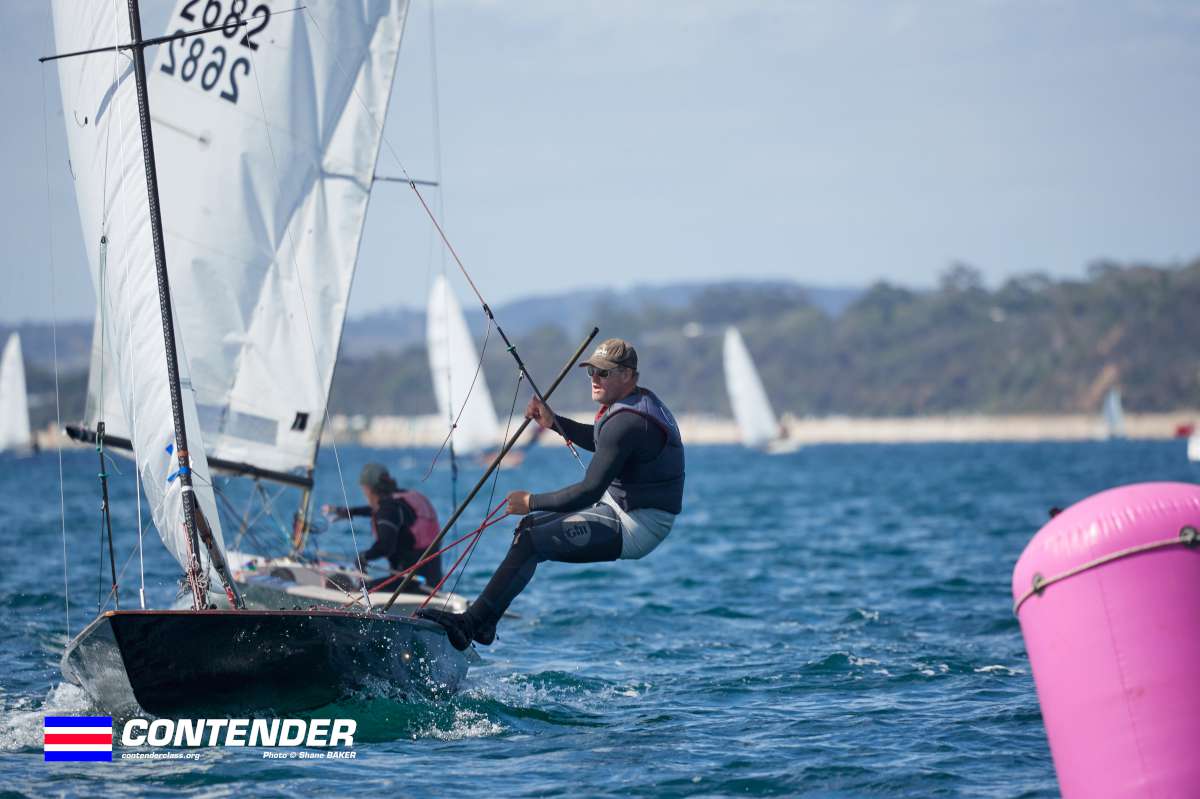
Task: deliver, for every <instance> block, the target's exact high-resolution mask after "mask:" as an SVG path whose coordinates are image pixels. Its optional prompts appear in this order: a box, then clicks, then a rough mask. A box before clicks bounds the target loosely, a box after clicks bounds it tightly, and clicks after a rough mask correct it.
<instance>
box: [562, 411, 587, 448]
mask: <svg viewBox="0 0 1200 799" xmlns="http://www.w3.org/2000/svg"><path fill="white" fill-rule="evenodd" d="M554 420H555V421H556V422H558V424H559V426H560V427H562V431H563V432H564V433H566V434H567V438H568V439H570V440H571V443H572V444H574V445H575V446H577V447H579V448H580V449H586V450H587V451H588V452H595V451H596V438H595V431H596V428H595V426H594V425H590V424H584V423H583V422H577V421H575V420H574V419H568V418H567V417H565V416H559V415H558V414H557V413H556V414H554Z"/></svg>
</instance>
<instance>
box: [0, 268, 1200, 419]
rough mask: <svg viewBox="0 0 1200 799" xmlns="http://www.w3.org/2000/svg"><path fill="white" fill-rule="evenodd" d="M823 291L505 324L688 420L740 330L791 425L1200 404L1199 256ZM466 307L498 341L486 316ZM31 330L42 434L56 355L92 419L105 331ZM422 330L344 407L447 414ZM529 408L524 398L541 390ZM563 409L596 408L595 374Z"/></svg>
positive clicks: (502, 389) (504, 380) (383, 336)
mask: <svg viewBox="0 0 1200 799" xmlns="http://www.w3.org/2000/svg"><path fill="white" fill-rule="evenodd" d="M823 291H824V293H822V290H813V289H809V288H805V287H803V286H800V285H798V284H794V283H788V282H779V281H777V282H771V283H764V282H747V281H737V282H729V283H720V284H708V285H701V284H690V285H687V286H675V287H658V288H656V289H653V290H644V291H639V292H633V293H629V292H626V293H614V292H595V291H592V292H580V293H575V294H569V295H562V296H558V297H548V298H530V299H525V300H520V301H517V302H515V303H510V304H509V305H507V306H501V307H500V308H498V309H497V311H496V314H497V316H498V318H499V319H500V322H501V324H503V325H504V327H505V331H506V332H507V333H508V334H509V336H510V337H511V338H512V339H513V341H514V343H515V344H516V345H517V347H518V349H519V350H520V352H521V355H522V357H523V358H524V359H525V361H526V363H527V364H528V365H529V367H530V369H531V370H532V372H533V374H534V377H535V378H536V379H537V380H538V382H539V384H541V385H542V386H543V387H544V386H545V385H548V384H549V383H550V381H551V380H552V379H553V377H554V375H555V374H556V373H557V372H558V369H559V368H560V367H561V366H562V365H563V362H564V361H565V359H566V358H567V356H568V355H569V354H570V353H571V352H572V351H573V350H574V348H575V347H576V346H577V345H578V343H579V341H581V340H582V337H583V336H584V335H585V332H586V331H587V330H588V329H589V328H590V327H591V325H593V324H595V325H597V326H599V328H600V338H606V337H609V336H620V337H623V338H627V339H630V340H631V341H633V342H634V344H636V345H637V347H638V351H639V353H640V355H641V359H642V365H641V371H642V382H643V383H644V384H645V385H647V386H650V387H652V388H654V389H655V390H656V391H658V392H659V393H660V394H662V396H663V397H664V398H665V399H666V400H667V401H668V402H669V403H670V404H671V406H672V407H673V408H674V409H675V410H676V411H677V412H679V413H688V412H703V413H716V414H728V413H729V400H728V397H727V396H726V393H725V384H724V375H723V373H722V366H721V342H722V337H723V334H724V329H725V327H726V326H727V325H737V326H738V327H739V328H740V329H741V331H742V334H743V336H744V337H745V339H746V343H747V346H748V347H749V349H750V352H751V353H752V355H753V356H754V359H755V361H756V362H757V364H758V368H759V371H760V373H761V375H762V379H763V382H764V384H765V385H766V387H767V391H768V393H769V394H770V396H771V400H772V403H773V404H774V405H775V409H776V411H777V412H779V413H783V412H791V413H794V414H797V415H818V416H820V415H829V414H845V415H855V416H883V415H888V416H890V415H898V416H906V415H919V414H932V413H997V414H999V413H1025V412H1029V413H1060V412H1061V413H1067V412H1085V413H1087V412H1093V411H1096V410H1098V408H1099V405H1100V401H1101V398H1102V397H1103V395H1104V392H1105V391H1106V390H1107V389H1108V388H1109V387H1110V386H1114V385H1115V386H1118V387H1119V388H1120V389H1121V392H1122V396H1123V399H1124V403H1125V407H1126V409H1128V410H1131V411H1134V412H1137V411H1143V412H1156V411H1169V410H1174V409H1182V408H1194V407H1196V406H1197V405H1200V313H1198V311H1200V259H1197V260H1195V261H1192V262H1190V263H1187V264H1181V265H1171V266H1154V265H1144V264H1117V263H1111V262H1104V263H1098V264H1095V265H1093V266H1092V267H1091V268H1090V269H1089V270H1088V272H1087V275H1086V277H1085V278H1084V279H1080V280H1051V279H1049V278H1047V277H1045V276H1042V275H1036V274H1033V275H1024V276H1020V277H1015V278H1012V279H1010V280H1008V281H1007V282H1005V283H1004V284H1003V285H1001V286H999V287H996V288H994V289H989V288H988V287H986V286H985V285H984V284H983V281H982V280H981V279H980V276H979V274H978V273H977V272H976V271H975V270H973V269H971V268H970V267H968V266H965V265H956V266H954V267H952V268H951V269H949V270H948V271H947V272H946V273H945V274H944V275H943V278H942V280H941V283H940V285H939V286H938V287H937V288H936V289H934V290H927V291H917V290H913V289H910V288H905V287H903V286H898V285H894V284H891V283H877V284H876V285H874V286H871V287H870V288H868V289H867V290H865V291H862V290H851V289H840V290H823ZM467 311H468V315H469V317H468V318H469V320H470V322H471V324H472V326H473V327H478V329H479V335H480V338H481V339H482V338H483V335H484V325H483V320H482V314H479V313H475V311H474V309H473V307H471V306H469V305H468V306H467ZM11 329H12V328H8V329H3V328H0V335H3V336H6V335H7V332H8V330H11ZM20 330H21V333H22V338H23V340H24V342H25V352H26V369H27V373H28V382H29V391H30V394H31V411H32V414H33V416H34V423H35V424H36V425H39V426H40V425H44V424H46V423H47V422H49V421H51V420H53V419H54V416H55V401H54V400H55V398H54V372H53V368H52V360H51V357H50V353H51V352H52V351H53V349H54V348H55V347H57V351H58V355H59V375H58V381H59V388H60V400H61V405H62V415H63V418H64V420H72V419H78V418H79V416H80V414H81V413H82V410H83V394H84V390H85V387H86V371H85V370H86V353H87V352H88V349H89V347H90V332H91V325H90V323H67V324H61V325H59V328H58V330H57V333H56V337H54V338H52V336H51V331H50V329H49V326H48V325H22V326H21V327H20ZM423 330H424V320H423V318H422V316H421V314H420V313H419V312H414V311H403V312H395V313H391V314H376V315H373V316H370V317H364V318H361V319H357V320H350V321H349V322H347V325H346V335H345V340H344V343H343V348H342V358H341V359H340V361H339V363H338V367H337V371H336V373H335V376H334V387H333V392H332V396H331V410H332V412H334V413H347V414H367V415H374V414H415V413H432V412H433V411H434V400H433V389H432V385H431V383H430V375H429V366H428V358H427V356H426V354H425V349H424V345H423V343H422V340H421V337H422V335H423ZM483 368H484V373H485V374H486V376H487V380H488V384H489V386H490V387H491V390H492V396H493V399H494V401H495V403H496V405H497V410H498V411H499V412H500V413H501V414H503V415H506V414H507V413H508V410H509V408H510V407H511V404H512V402H513V397H514V393H515V390H516V385H515V380H516V367H515V365H514V363H513V361H512V359H511V357H510V356H509V355H508V354H507V353H506V352H505V351H504V348H503V346H502V344H501V342H500V340H499V337H498V336H497V335H496V334H495V332H494V331H493V332H492V333H491V335H490V337H489V339H488V345H487V351H486V353H485V355H484V362H483ZM520 396H521V398H520V400H518V403H521V402H523V401H524V398H525V397H526V396H528V390H527V388H522V389H521V392H520ZM555 404H556V405H557V406H558V407H560V408H571V409H581V408H586V407H588V406H589V404H590V400H589V395H588V390H587V380H586V378H584V376H583V375H582V370H580V372H579V373H578V374H575V375H572V376H571V378H570V379H569V380H567V381H566V382H565V383H564V384H563V387H562V388H560V389H559V394H558V399H557V400H556V401H555ZM518 410H519V408H518Z"/></svg>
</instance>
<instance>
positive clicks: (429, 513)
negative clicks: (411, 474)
mask: <svg viewBox="0 0 1200 799" xmlns="http://www.w3.org/2000/svg"><path fill="white" fill-rule="evenodd" d="M392 498H393V499H395V500H398V501H401V502H403V503H404V504H406V505H408V507H410V508H412V510H413V514H414V515H415V516H416V517H417V518H416V521H414V522H413V523H412V525H411V526H409V528H408V529H409V531H410V532H411V533H412V536H413V541H414V542H415V544H416V546H415V548H416V549H425V547H427V546H429V545H430V544H432V543H433V539H435V538H437V534H438V533H440V532H441V530H442V528H441V525H440V524H438V515H437V511H436V510H434V507H433V503H432V502H430V501H429V499H428V498H427V497H426V496H425V495H424V494H422V493H421V492H420V491H408V490H404V491H397V492H395V493H394V494H392Z"/></svg>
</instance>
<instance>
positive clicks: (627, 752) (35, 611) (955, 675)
mask: <svg viewBox="0 0 1200 799" xmlns="http://www.w3.org/2000/svg"><path fill="white" fill-rule="evenodd" d="M432 456H433V453H432V452H431V451H428V450H420V451H399V450H384V451H379V450H374V451H372V450H365V449H354V448H346V447H343V448H340V449H338V450H337V451H336V452H335V451H334V449H333V448H331V447H326V448H325V449H324V450H323V452H322V455H321V461H320V466H319V470H318V481H317V482H318V485H317V489H316V504H318V505H319V504H320V503H322V502H331V503H334V504H344V502H345V500H344V498H343V497H344V495H343V485H344V486H345V492H346V494H345V496H346V497H348V498H349V499H350V501H351V502H352V503H358V502H360V501H361V495H359V494H358V489H357V487H356V485H355V477H356V476H357V473H358V469H359V468H360V467H361V465H362V464H363V463H365V462H366V461H368V460H379V461H381V462H383V463H385V464H386V465H387V466H388V467H389V468H390V469H391V470H392V472H393V473H394V474H395V475H396V476H397V477H398V478H399V479H400V482H401V483H402V484H404V485H408V486H410V487H415V488H419V489H420V490H422V491H425V492H426V493H428V494H429V495H430V496H431V497H432V498H433V499H434V500H435V502H436V504H437V505H438V507H439V510H440V511H441V512H442V513H443V514H446V513H447V511H448V509H449V507H450V502H451V483H450V477H449V470H448V469H447V468H446V467H447V464H446V462H445V455H443V456H442V459H441V460H440V461H439V463H438V466H437V468H435V469H434V470H433V472H432V474H431V476H430V477H429V478H428V480H426V481H425V482H422V481H421V480H422V477H423V476H424V475H425V473H426V471H427V470H428V467H429V464H430V460H431V458H432ZM687 459H688V460H687V491H686V498H685V501H684V513H683V514H682V515H681V516H680V517H679V519H678V521H677V523H676V525H675V528H674V530H673V531H672V532H671V534H670V536H669V537H668V539H667V540H666V543H665V544H663V545H662V546H661V547H660V548H659V549H658V550H657V551H655V552H654V553H653V554H652V555H650V556H649V557H647V558H645V559H644V560H641V561H632V562H631V561H621V562H616V563H602V564H594V565H567V564H557V563H548V564H543V565H542V566H540V567H539V568H538V571H537V574H536V576H535V577H534V579H533V582H532V583H531V585H530V586H529V588H528V589H527V590H526V591H525V593H524V594H522V595H521V596H520V597H519V598H518V600H517V601H516V603H515V604H514V606H513V608H512V610H513V611H514V613H516V614H518V617H517V618H511V619H506V620H505V621H504V622H503V623H502V624H501V626H500V639H499V641H498V642H497V643H496V644H495V645H493V646H491V647H487V648H483V647H481V648H480V654H481V656H482V661H481V662H480V663H477V664H476V665H475V666H474V667H473V668H472V669H471V672H470V674H469V676H468V679H467V682H466V685H465V688H464V689H463V691H462V692H461V693H460V694H459V695H458V696H456V697H454V698H452V699H449V700H445V701H432V700H420V701H405V700H403V699H402V698H398V697H396V696H394V695H392V694H390V693H389V692H388V691H387V688H386V686H380V691H379V692H378V693H371V692H368V693H366V694H364V695H362V696H357V697H352V698H350V699H347V700H346V701H345V702H343V703H341V704H339V705H337V706H333V707H329V708H323V709H321V710H320V711H316V712H314V713H313V714H310V715H311V716H320V717H348V718H354V719H356V720H357V722H358V730H357V734H356V736H355V746H354V753H355V754H354V757H353V759H337V760H329V759H319V760H317V759H314V760H309V759H304V760H301V759H287V760H281V759H278V758H266V757H264V754H268V753H270V750H235V749H201V750H188V754H189V756H191V757H194V759H188V760H174V761H132V760H128V761H122V760H120V759H119V754H120V751H121V750H120V747H119V746H118V747H117V753H118V754H117V758H118V759H117V760H115V761H114V762H113V763H101V764H93V763H81V764H77V765H76V764H69V763H61V764H60V763H55V764H50V763H44V762H43V761H42V752H41V743H42V717H43V716H44V715H72V714H87V713H89V712H91V713H94V712H96V710H95V709H94V708H91V707H90V706H89V704H88V701H87V699H86V697H85V696H84V695H83V694H82V692H81V691H80V690H79V689H77V688H75V687H74V686H71V685H69V684H64V682H63V679H62V676H61V674H60V672H59V666H58V663H59V658H60V657H61V654H62V651H63V646H64V643H65V642H66V640H67V637H66V636H67V633H68V624H69V630H70V633H71V634H74V633H77V632H78V631H79V629H80V628H81V627H82V626H83V625H84V624H86V623H87V622H88V621H89V620H90V619H91V618H92V617H93V616H94V615H95V612H96V607H97V603H98V600H101V599H103V595H104V594H105V593H106V592H107V590H108V585H109V583H110V582H111V579H110V576H109V571H108V566H107V562H105V565H104V566H103V568H101V560H100V556H101V552H102V550H103V551H105V552H106V551H107V549H106V548H107V544H106V543H105V542H104V540H103V538H102V536H101V527H100V514H99V487H98V480H97V478H96V473H97V471H98V467H97V461H96V453H95V452H94V451H88V450H82V451H80V450H76V451H71V452H65V453H63V455H62V482H61V484H60V480H59V458H58V456H57V454H56V453H55V452H53V451H51V452H43V453H41V454H40V455H37V456H34V457H32V458H25V459H13V458H9V457H7V456H0V507H2V508H3V518H4V522H3V530H2V531H0V613H2V614H3V622H2V623H0V776H2V779H3V785H2V786H0V796H14V795H25V796H30V797H34V796H36V797H42V796H46V795H78V796H108V797H114V796H164V797H165V796H176V795H180V794H186V795H193V794H194V795H239V796H289V797H294V796H297V795H351V794H353V795H366V794H376V795H380V796H414V797H417V796H465V797H476V796H478V797H487V799H494V797H498V796H504V797H510V796H558V795H572V796H575V795H587V796H606V795H636V796H664V797H667V796H722V795H735V794H736V795H759V796H772V795H778V796H824V797H871V796H880V797H891V796H919V797H934V796H978V797H985V796H986V797H1017V796H1022V797H1043V796H1044V797H1050V796H1055V795H1057V785H1056V782H1055V778H1054V771H1053V765H1052V762H1051V759H1050V753H1049V749H1048V747H1047V743H1046V737H1045V732H1044V728H1043V725H1042V721H1041V717H1040V714H1039V711H1038V704H1037V698H1036V695H1035V693H1034V686H1033V682H1032V678H1031V675H1030V670H1029V663H1028V660H1027V658H1026V656H1025V651H1024V647H1023V645H1022V641H1021V634H1020V630H1019V627H1018V625H1017V622H1016V620H1015V619H1014V617H1013V614H1012V602H1011V597H1010V589H1009V584H1010V574H1011V570H1012V566H1013V563H1014V562H1015V561H1016V558H1017V556H1018V555H1019V554H1020V553H1021V550H1022V548H1023V547H1024V546H1025V544H1026V542H1027V541H1028V540H1029V538H1030V537H1031V536H1032V535H1033V533H1034V532H1035V531H1036V530H1037V529H1038V527H1040V526H1041V524H1042V523H1043V522H1044V521H1045V520H1046V519H1047V511H1048V509H1049V508H1051V507H1054V506H1059V507H1063V506H1066V505H1069V504H1070V503H1072V502H1075V501H1077V500H1080V499H1082V498H1084V497H1086V496H1088V495H1089V494H1092V493H1095V492H1097V491H1101V490H1103V489H1106V488H1109V487H1112V486H1116V485H1121V484H1126V483H1131V482H1138V481H1145V480H1182V481H1190V480H1193V479H1195V478H1196V476H1197V468H1198V467H1193V466H1191V465H1189V464H1188V463H1187V461H1186V459H1185V455H1184V444H1183V442H1181V441H1172V442H1137V441H1113V442H1095V443H1046V444H972V445H894V446H885V445H862V446H813V447H809V448H806V449H803V450H801V451H800V452H798V453H795V454H793V455H786V456H775V457H772V456H767V455H763V454H759V453H756V452H751V451H747V450H743V449H740V448H734V447H707V448H701V447H691V448H689V449H688V453H687ZM117 470H120V471H121V474H119V475H118V474H117ZM108 471H109V472H110V473H112V474H113V475H114V476H113V478H112V492H113V502H112V505H113V526H114V536H115V547H116V550H117V562H118V568H119V569H121V570H122V576H121V601H122V607H135V606H136V605H137V602H138V589H139V585H140V584H141V580H142V578H141V574H142V572H143V571H144V574H145V577H144V581H145V586H146V596H147V603H148V606H151V607H163V606H165V605H166V604H168V603H169V602H171V601H173V600H174V598H175V595H176V593H177V579H178V568H177V567H176V566H175V564H174V563H173V561H171V560H170V557H169V556H168V555H167V554H166V552H165V550H164V549H163V547H162V545H161V543H160V542H159V541H158V538H157V534H156V533H155V532H154V531H153V529H152V528H150V527H147V528H146V533H147V535H146V537H145V539H144V542H143V543H144V557H142V558H141V559H139V557H138V549H137V520H136V515H135V505H134V500H133V497H134V490H133V481H132V469H131V468H130V465H129V463H128V462H126V461H123V460H119V459H118V460H117V461H116V462H114V463H113V464H111V465H110V466H109V468H108ZM479 473H480V469H479V468H478V467H477V466H475V465H473V464H462V465H461V475H460V481H459V486H458V488H457V493H458V495H459V496H461V495H462V494H463V493H465V491H466V488H468V487H469V484H472V483H474V481H475V479H476V478H477V476H478V475H479ZM339 475H340V478H339ZM580 475H581V467H580V466H579V465H578V464H577V463H576V462H575V461H574V459H573V458H572V457H571V456H570V455H569V454H568V453H567V452H566V451H565V450H564V449H562V448H558V447H552V448H539V449H537V450H536V451H534V452H531V453H530V454H529V457H528V458H527V460H526V461H525V464H524V465H523V466H521V467H519V468H515V469H511V470H505V471H503V472H502V474H501V475H500V478H499V480H498V482H497V483H496V484H495V486H494V488H493V486H492V485H491V484H489V486H488V487H487V489H485V491H484V496H483V497H481V499H480V500H479V501H478V502H477V503H476V504H475V505H474V506H473V507H472V510H471V511H469V512H468V513H467V514H466V515H465V517H464V521H463V523H462V524H461V525H460V532H462V533H465V532H467V531H469V530H470V529H472V527H473V525H474V524H478V521H479V519H480V518H482V516H483V515H484V513H485V512H486V511H485V510H484V507H485V502H486V500H487V499H488V496H489V495H491V492H492V491H493V490H494V492H495V499H494V500H493V502H494V501H498V500H499V499H500V498H501V497H502V496H503V495H504V493H505V492H507V491H509V490H512V489H515V488H526V489H532V490H534V491H538V490H547V489H553V488H557V487H560V486H561V485H564V484H566V483H569V482H573V481H575V480H577V479H578V478H579V477H580ZM221 482H222V483H224V481H221ZM60 485H61V490H60ZM240 488H241V487H240V486H239V485H237V484H232V485H229V486H226V487H225V488H224V489H223V490H225V491H226V493H229V494H233V495H235V500H236V501H237V502H241V501H242V500H243V499H244V498H245V492H244V491H243V492H242V494H240V495H238V491H239V490H240ZM293 502H294V498H293V497H292V495H290V494H285V495H284V496H281V497H280V498H278V499H277V500H276V501H275V503H276V504H275V506H274V507H273V509H272V510H271V511H270V512H268V513H267V514H266V515H264V516H262V517H261V518H260V519H259V520H258V523H257V524H256V528H257V532H256V535H257V536H258V537H259V539H260V540H259V541H258V543H259V544H261V545H263V546H268V545H272V544H280V543H282V542H283V541H284V540H285V537H286V526H287V524H288V521H289V516H290V513H291V511H292V510H293V505H292V504H291V503H293ZM259 504H260V505H261V503H259ZM63 507H65V531H66V542H65V545H66V546H65V548H66V569H65V574H64V541H63V526H64V524H63V516H64V514H63V510H62V509H63ZM238 507H239V508H240V505H239V506H238ZM143 513H144V514H146V513H148V511H147V509H146V508H145V507H144V505H143ZM511 530H512V523H511V520H507V521H505V522H503V523H501V524H499V525H496V526H495V527H493V528H491V529H490V530H489V531H488V532H487V533H486V534H485V535H484V536H483V539H482V541H481V543H480V545H479V547H478V549H477V550H476V552H475V553H474V555H473V556H472V557H471V559H470V561H469V563H468V564H467V566H466V568H465V571H464V573H463V576H462V578H461V581H460V582H458V583H457V590H458V591H459V592H460V593H465V594H468V595H474V593H475V592H476V591H478V590H479V589H480V588H481V587H482V585H483V583H484V582H485V581H486V579H487V577H488V575H489V574H490V572H491V570H492V568H494V567H495V565H496V563H497V562H498V561H499V559H500V558H501V556H502V554H503V552H504V550H505V548H506V547H507V545H508V543H509V540H510V537H511ZM234 534H235V531H233V530H230V531H229V532H228V533H227V535H230V536H232V535H234ZM355 535H356V537H357V542H358V545H359V547H360V548H363V547H365V546H367V545H368V544H369V539H370V535H371V534H370V531H369V528H368V527H366V526H365V525H363V524H359V525H357V526H356V528H355ZM264 539H266V540H264ZM317 541H318V544H319V546H320V547H321V548H322V549H324V550H331V551H342V552H349V551H351V550H352V548H353V544H352V536H351V532H350V530H349V527H348V526H347V525H346V524H345V523H340V524H336V525H334V526H332V527H329V528H328V529H326V530H325V531H324V532H322V533H320V535H319V536H318V537H317ZM243 546H244V547H245V548H250V546H249V544H246V543H245V542H243ZM64 584H65V586H66V588H67V589H69V592H67V596H69V600H70V609H69V611H68V610H67V607H66V604H65V602H64V593H65V592H64Z"/></svg>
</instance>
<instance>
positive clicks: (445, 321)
mask: <svg viewBox="0 0 1200 799" xmlns="http://www.w3.org/2000/svg"><path fill="white" fill-rule="evenodd" d="M425 343H426V348H427V349H428V351H429V371H430V373H431V375H432V376H433V392H434V394H435V395H436V396H437V403H438V413H439V414H440V415H441V418H442V419H444V420H446V421H447V423H449V422H450V421H452V420H454V419H456V418H457V419H458V427H456V428H455V429H454V449H455V451H456V452H460V453H463V454H470V453H473V452H479V451H481V450H484V449H487V448H489V447H496V446H499V444H500V422H499V420H498V419H497V418H496V408H495V406H494V405H492V395H491V392H489V391H488V387H487V383H486V382H485V381H484V379H483V371H482V370H480V371H479V376H478V377H476V375H475V372H476V367H477V366H478V365H479V354H478V353H477V352H476V351H475V342H474V341H473V340H472V339H471V331H470V330H468V329H467V320H466V319H464V318H463V312H462V308H461V307H460V306H459V304H458V300H457V299H456V298H455V297H454V292H453V291H452V290H451V289H450V284H449V283H447V282H446V278H445V277H443V276H441V275H438V276H437V277H436V278H435V279H434V281H433V287H432V288H431V289H430V291H429V307H428V312H427V313H426V315H425ZM472 381H474V383H475V386H474V388H472V387H471V383H472ZM468 394H470V396H469V397H468ZM464 403H465V405H466V407H464Z"/></svg>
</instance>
